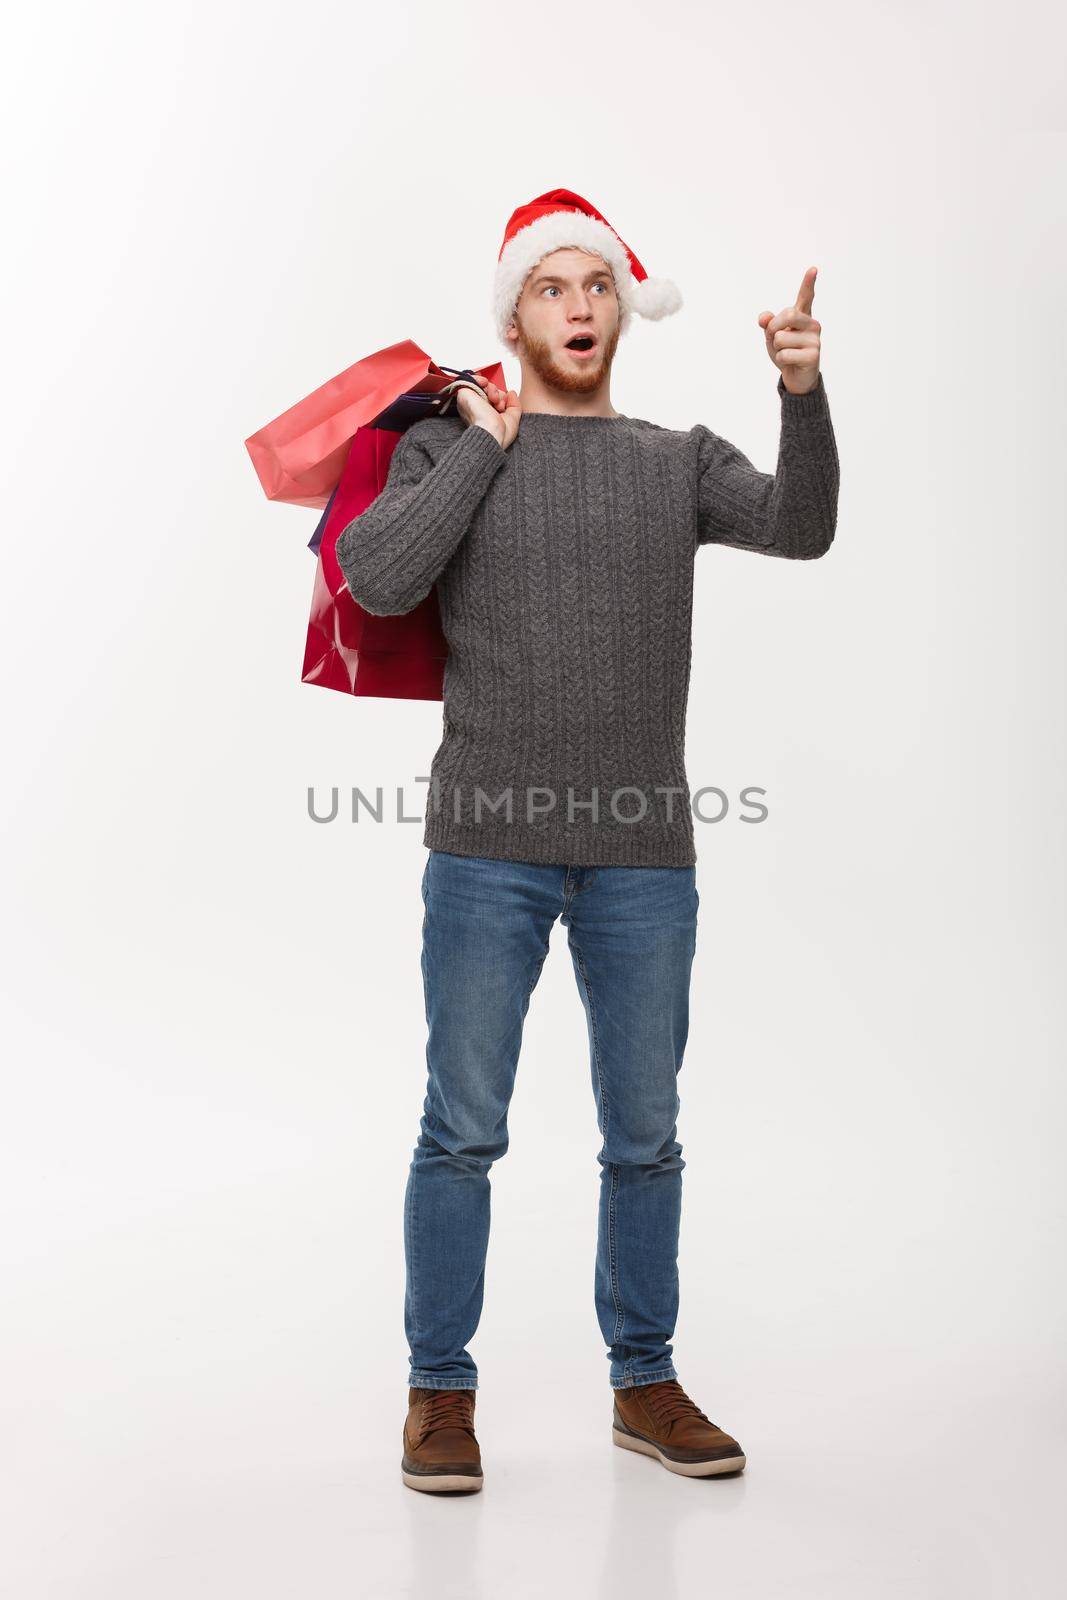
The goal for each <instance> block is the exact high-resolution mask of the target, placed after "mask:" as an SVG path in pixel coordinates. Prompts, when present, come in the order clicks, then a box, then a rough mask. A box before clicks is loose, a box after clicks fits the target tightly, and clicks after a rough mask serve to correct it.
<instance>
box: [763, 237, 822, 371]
mask: <svg viewBox="0 0 1067 1600" xmlns="http://www.w3.org/2000/svg"><path fill="white" fill-rule="evenodd" d="M818 270H819V269H818V267H809V268H808V270H807V272H805V274H804V276H803V278H802V279H801V281H800V289H799V291H798V293H797V297H796V301H795V302H794V304H793V305H791V306H786V308H785V310H784V311H779V313H778V315H777V316H775V315H774V313H773V312H772V311H761V312H760V315H759V325H760V327H761V328H762V329H763V332H764V335H765V336H766V340H767V354H768V355H769V356H770V358H771V360H772V361H773V362H774V364H775V366H776V367H777V368H778V369H779V371H780V372H781V374H782V383H783V384H784V385H785V387H786V388H787V389H788V391H789V393H790V394H808V393H809V392H810V391H811V390H812V389H814V387H815V385H816V384H817V383H818V381H819V335H820V334H821V332H822V323H821V322H816V320H815V318H814V317H813V316H812V314H811V304H812V301H813V300H814V298H815V275H816V273H817V272H818Z"/></svg>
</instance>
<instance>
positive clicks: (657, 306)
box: [493, 189, 682, 352]
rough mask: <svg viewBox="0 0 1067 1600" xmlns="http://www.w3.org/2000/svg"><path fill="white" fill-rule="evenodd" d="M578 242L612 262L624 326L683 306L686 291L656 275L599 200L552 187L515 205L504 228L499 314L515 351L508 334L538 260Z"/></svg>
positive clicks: (496, 288) (496, 289)
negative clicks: (624, 238)
mask: <svg viewBox="0 0 1067 1600" xmlns="http://www.w3.org/2000/svg"><path fill="white" fill-rule="evenodd" d="M568 247H575V248H577V249H579V250H587V251H590V252H591V253H592V254H594V255H598V256H600V257H602V258H603V260H604V261H605V262H606V264H607V265H608V266H609V267H610V268H611V275H612V277H613V278H614V280H615V292H616V294H617V295H618V297H619V332H620V334H622V333H625V332H626V329H627V328H628V327H629V324H630V318H631V315H632V314H633V313H634V312H636V313H637V315H638V316H639V317H648V318H650V319H651V320H652V321H653V322H658V321H659V319H660V318H661V317H669V316H672V315H673V313H674V312H675V311H679V310H680V309H681V306H682V294H681V290H680V289H679V288H678V285H677V284H676V283H671V282H670V280H669V279H667V278H650V277H649V275H648V273H647V272H646V271H645V269H644V267H643V266H642V265H641V263H640V261H638V259H637V257H636V256H635V255H634V253H633V251H632V250H631V249H630V247H629V245H627V244H625V243H624V242H623V241H622V239H620V237H619V235H618V234H617V233H616V232H615V229H614V228H613V227H612V226H611V225H610V223H609V222H608V221H607V219H606V218H605V217H603V216H601V214H600V212H599V211H598V210H597V209H596V206H593V205H590V203H589V201H588V200H583V199H582V197H581V195H580V194H575V193H574V192H573V190H571V189H549V190H548V192H547V193H546V194H539V195H538V196H537V197H536V199H534V200H530V201H528V202H527V204H526V205H522V206H519V207H518V209H517V210H515V211H513V212H512V214H511V218H510V220H509V222H508V225H507V227H506V228H505V230H504V242H503V244H502V245H501V247H500V254H499V256H498V258H497V265H496V277H495V279H494V282H493V319H494V322H495V323H496V330H497V333H498V335H499V337H500V340H501V343H502V344H504V345H505V346H506V347H507V349H508V350H510V351H512V352H514V350H515V341H514V340H513V339H509V338H508V336H507V327H508V323H509V322H510V321H511V318H512V315H513V313H514V311H515V306H516V304H517V303H518V299H519V296H520V294H521V293H522V286H523V284H524V283H525V282H526V279H527V277H528V276H529V274H530V272H531V271H532V269H533V268H534V267H536V265H537V263H538V262H539V261H541V260H543V258H544V257H545V256H548V255H551V254H552V252H553V250H563V249H565V248H568Z"/></svg>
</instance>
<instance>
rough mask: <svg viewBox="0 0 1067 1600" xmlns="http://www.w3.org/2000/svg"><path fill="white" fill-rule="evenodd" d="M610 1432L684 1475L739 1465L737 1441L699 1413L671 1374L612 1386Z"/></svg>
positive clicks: (628, 1447) (735, 1468)
mask: <svg viewBox="0 0 1067 1600" xmlns="http://www.w3.org/2000/svg"><path fill="white" fill-rule="evenodd" d="M611 1437H612V1439H613V1440H614V1441H615V1443H616V1444H617V1445H621V1446H622V1448H623V1449H624V1450H639V1451H640V1452H641V1454H642V1455H646V1456H655V1457H656V1459H657V1460H658V1461H660V1462H662V1464H663V1466H665V1467H666V1468H667V1469H668V1471H670V1472H680V1473H682V1474H683V1475H684V1476H685V1477H687V1478H710V1477H712V1476H715V1475H718V1474H719V1473H724V1472H741V1471H743V1470H744V1465H745V1454H744V1451H743V1450H742V1449H741V1446H740V1445H739V1444H738V1442H737V1440H736V1439H731V1437H730V1435H729V1434H728V1433H724V1432H723V1430H722V1429H721V1428H720V1427H719V1426H718V1425H717V1424H716V1423H714V1422H712V1421H711V1420H710V1419H709V1418H708V1417H706V1416H705V1415H704V1413H703V1411H701V1409H700V1407H699V1406H697V1405H696V1404H694V1402H693V1401H692V1400H690V1398H689V1396H688V1395H687V1394H686V1392H685V1390H684V1389H683V1388H682V1386H681V1384H680V1383H679V1382H678V1379H677V1378H668V1379H665V1380H664V1381H663V1382H662V1383H644V1384H635V1385H634V1386H633V1387H632V1388H629V1389H616V1390H615V1409H614V1415H613V1417H612V1430H611Z"/></svg>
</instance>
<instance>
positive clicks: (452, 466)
mask: <svg viewBox="0 0 1067 1600" xmlns="http://www.w3.org/2000/svg"><path fill="white" fill-rule="evenodd" d="M815 272H816V269H815V268H809V270H808V271H807V272H806V273H805V274H804V278H803V280H802V283H801V287H800V292H799V294H798V296H797V300H796V303H795V304H793V305H791V306H789V307H787V308H786V309H785V310H784V311H781V312H779V313H778V315H777V316H774V315H772V314H771V313H770V312H769V311H765V312H763V313H762V315H761V316H760V318H759V325H760V327H761V328H762V329H763V333H764V337H765V342H766V349H767V353H768V355H769V356H770V358H771V361H772V362H773V363H774V365H775V367H776V368H777V369H778V371H779V378H778V394H779V397H780V401H781V436H780V444H779V455H778V465H777V470H776V472H775V474H774V476H773V477H772V476H770V475H769V474H766V473H762V472H758V471H757V470H756V469H755V468H754V467H753V465H752V463H751V462H750V461H749V460H748V459H747V458H746V457H745V456H744V455H742V454H741V452H740V451H739V450H737V449H735V448H734V447H733V446H732V445H730V444H729V443H727V442H726V440H724V439H722V438H720V437H719V436H718V435H717V434H714V433H712V432H711V431H710V429H708V428H707V427H705V426H704V425H703V424H700V423H698V424H696V425H695V426H694V427H692V428H690V429H689V430H688V431H681V430H675V429H669V428H665V427H662V426H660V425H658V424H656V423H654V422H649V421H645V420H642V419H641V418H637V417H630V416H626V415H624V414H623V413H621V412H619V411H616V410H615V408H614V406H613V405H612V401H611V394H610V379H611V368H612V362H613V360H614V356H615V352H616V348H617V346H618V343H619V339H620V337H621V335H622V334H623V333H625V331H626V329H627V327H628V325H629V322H630V319H631V316H632V315H633V313H635V312H636V313H637V314H638V315H642V316H646V317H650V318H652V319H653V320H656V319H658V318H660V317H662V316H666V315H669V314H671V313H673V312H674V311H677V310H678V309H679V307H680V306H681V295H680V294H679V292H678V290H677V288H676V287H675V286H674V284H672V283H669V282H667V281H665V280H654V279H650V278H649V277H648V274H647V273H646V272H645V270H644V268H643V267H642V265H641V263H640V262H639V261H638V260H637V258H636V256H635V255H634V254H633V252H632V251H631V250H630V249H629V247H628V246H627V245H625V244H624V243H623V241H622V240H621V238H620V237H619V235H618V234H617V233H616V232H615V231H614V229H613V228H611V226H610V225H609V224H608V223H607V221H606V219H605V218H603V217H602V216H601V214H600V213H599V212H598V211H597V210H596V209H595V208H594V207H593V206H591V205H590V204H589V202H588V201H586V200H583V199H582V197H581V196H580V195H576V194H574V193H573V192H572V191H570V190H566V189H555V190H550V191H549V192H548V193H546V194H544V195H539V196H537V198H536V199H535V200H533V201H531V202H530V203H529V204H528V205H525V206H521V207H519V209H518V210H517V211H516V212H515V213H514V214H513V216H512V218H511V220H510V222H509V224H508V227H507V229H506V231H505V236H504V243H503V245H502V247H501V251H500V255H499V259H498V263H497V270H496V279H495V285H494V314H495V319H496V326H497V331H498V334H499V336H500V338H501V339H502V341H503V342H504V344H505V345H506V347H507V348H508V349H509V350H511V351H512V352H513V353H514V354H515V355H516V356H517V357H518V360H519V364H520V369H521V372H522V380H521V387H520V389H519V391H518V392H517V393H516V391H514V390H511V389H509V390H507V391H506V392H503V391H501V390H500V389H498V388H497V387H496V386H495V385H493V384H490V383H488V382H486V381H485V380H484V379H483V380H481V392H480V393H479V392H478V391H477V390H475V389H465V390H461V391H460V393H459V397H458V408H459V415H458V416H455V417H453V416H447V415H446V416H444V417H437V418H432V419H427V420H424V421H422V422H419V423H417V424H416V425H415V426H413V427H412V428H410V429H409V430H408V432H407V433H406V434H405V435H404V436H403V438H402V439H401V440H400V441H399V442H398V444H397V447H396V449H395V451H394V454H393V457H392V459H391V461H390V468H389V474H388V479H387V482H386V486H385V488H384V489H383V491H382V493H381V494H380V495H379V496H378V498H377V500H375V502H374V503H373V504H372V505H371V506H370V507H369V508H368V509H367V510H366V511H365V512H364V513H363V514H362V515H361V516H359V517H357V518H356V519H355V520H353V521H352V522H350V523H349V524H348V526H347V527H346V528H345V529H344V530H343V532H342V534H341V536H340V538H339V540H338V543H337V557H338V561H339V562H340V565H341V570H342V572H343V573H344V576H345V578H346V580H347V582H348V586H349V588H350V589H351V592H352V594H353V596H354V597H355V599H356V600H357V601H358V602H359V603H360V604H361V605H362V606H364V607H365V609H366V610H368V611H370V612H374V613H378V614H384V615H391V614H395V613H399V612H405V611H410V610H411V609H412V608H413V607H414V606H416V605H417V604H418V603H419V601H421V600H422V599H423V598H424V597H425V595H427V594H428V593H429V591H430V589H431V587H433V586H434V585H436V589H437V597H438V601H439V607H440V612H441V621H442V627H443V629H444V632H445V636H446V638H447V640H448V645H449V655H448V659H447V662H446V666H445V678H444V706H443V712H444V716H443V728H444V737H443V739H442V742H441V745H440V747H439V749H438V751H437V754H436V755H435V757H434V760H433V765H432V769H431V774H430V776H431V785H432V792H431V795H430V797H429V803H428V805H427V815H426V821H425V830H424V836H423V842H424V845H425V846H426V848H427V849H428V852H429V853H428V857H427V862H426V868H425V872H424V875H423V881H422V894H423V902H424V907H425V917H424V922H423V951H422V972H423V979H424V989H425V998H426V1018H427V1023H428V1028H429V1036H428V1043H427V1052H426V1055H427V1066H428V1082H427V1093H426V1098H425V1101H424V1105H423V1116H422V1121H421V1131H420V1135H419V1139H418V1142H417V1145H416V1147H415V1152H414V1157H413V1160H412V1162H411V1166H410V1169H409V1174H408V1183H407V1190H406V1195H405V1202H404V1243H405V1256H406V1264H407V1279H406V1292H405V1303H404V1316H405V1328H406V1334H407V1339H408V1343H409V1347H410V1356H409V1368H410V1370H409V1374H408V1379H409V1386H408V1414H407V1420H406V1423H405V1427H404V1453H403V1460H402V1477H403V1482H404V1483H405V1484H408V1485H409V1486H410V1487H411V1488H414V1489H425V1490H432V1491H444V1490H451V1489H478V1488H480V1487H481V1485H482V1481H483V1479H482V1467H481V1457H480V1451H479V1446H478V1440H477V1437H476V1434H475V1430H474V1403H475V1393H476V1390H477V1387H478V1373H477V1368H476V1366H475V1363H474V1361H473V1359H472V1357H471V1355H470V1353H469V1351H468V1349H467V1345H468V1343H469V1341H470V1340H471V1338H472V1336H473V1334H474V1333H475V1330H476V1329H477V1326H478V1321H479V1318H480V1314H481V1308H482V1293H483V1286H484V1270H485V1259H486V1249H487V1244H488V1238H489V1215H490V1184H489V1169H490V1167H491V1166H492V1164H493V1162H494V1161H496V1160H498V1159H499V1158H500V1157H501V1156H502V1155H503V1154H504V1152H505V1151H506V1150H507V1147H508V1131H507V1114H508V1107H509V1103H510V1100H511V1094H512V1089H513V1087H514V1082H515V1072H516V1066H517V1062H518V1057H519V1049H520V1044H521V1038H522V1029H523V1021H524V1018H525V1016H526V1012H527V1008H528V1005H529V1001H530V996H531V994H532V992H533V989H534V987H535V985H536V983H537V981H538V977H539V975H540V972H541V967H542V963H543V962H544V959H545V956H546V954H547V951H548V947H549V935H550V931H551V929H552V927H553V925H554V924H555V922H556V921H557V920H559V921H561V922H562V923H563V924H564V926H565V927H566V928H567V930H568V944H569V948H570V952H571V957H572V961H573V965H574V971H575V976H576V979H577V983H578V989H579V994H580V996H581V1000H582V1004H583V1007H584V1010H585V1014H586V1023H587V1032H588V1039H589V1048H590V1064H591V1078H592V1087H593V1094H594V1098H595V1103H596V1109H597V1117H598V1123H599V1127H600V1131H601V1133H602V1135H603V1144H602V1146H601V1149H600V1152H599V1154H598V1161H599V1162H600V1166H601V1173H600V1179H601V1187H600V1204H599V1222H598V1247H597V1258H596V1269H595V1278H594V1300H595V1307H596V1313H597V1317H598V1320H599V1324H600V1328H601V1331H602V1333H603V1337H604V1340H605V1343H606V1345H607V1357H608V1360H609V1362H610V1369H609V1381H610V1385H611V1387H612V1389H613V1391H614V1409H613V1419H612V1420H613V1428H612V1437H613V1439H614V1441H615V1443H616V1444H618V1445H620V1446H622V1447H623V1448H626V1449H630V1450H637V1451H641V1452H643V1453H645V1454H647V1455H650V1456H652V1457H653V1458H654V1459H656V1460H658V1461H659V1462H661V1463H662V1465H663V1466H665V1467H667V1468H668V1469H669V1470H670V1471H673V1472H678V1473H682V1474H685V1475H689V1476H708V1475H712V1474H720V1473H735V1472H739V1471H741V1470H743V1468H744V1465H745V1455H744V1452H743V1451H742V1449H741V1446H740V1444H739V1443H738V1441H737V1440H736V1439H734V1438H733V1437H731V1435H729V1434H728V1433H726V1432H725V1431H724V1430H723V1429H721V1428H720V1427H719V1426H718V1425H717V1424H716V1423H714V1422H713V1421H712V1420H711V1419H710V1418H709V1417H708V1416H707V1414H706V1413H705V1412H704V1411H702V1410H701V1409H700V1408H699V1407H698V1405H697V1404H696V1402H695V1401H694V1400H692V1399H691V1398H690V1397H689V1395H688V1394H687V1393H686V1392H685V1391H684V1390H683V1388H682V1385H681V1382H680V1379H679V1377H678V1373H677V1371H676V1369H675V1366H674V1364H673V1360H672V1356H673V1347H672V1345H671V1343H670V1340H671V1338H672V1336H673V1332H674V1324H675V1319H676V1314H677V1308H678V1289H679V1286H678V1272H677V1256H678V1240H679V1224H680V1215H681V1191H682V1169H683V1167H684V1165H685V1163H684V1161H683V1160H682V1155H681V1148H682V1147H681V1145H680V1144H679V1143H678V1140H677V1120H676V1119H677V1113H678V1110H679V1108H680V1100H679V1098H678V1092H677V1075H678V1072H679V1070H680V1068H681V1065H682V1056H683V1051H684V1048H685V1043H686V1037H687V1033H688V1020H689V1012H688V1005H689V980H690V970H691V966H692V961H693V955H694V951H695V945H696V923H697V907H698V904H699V895H698V893H697V889H696V882H695V876H696V871H695V862H696V850H695V842H694V835H693V821H692V815H691V807H690V804H689V790H688V784H687V778H686V771H685V760H684V742H685V713H686V703H687V697H688V687H689V669H690V657H691V622H692V597H693V569H694V557H695V555H696V552H697V550H698V549H699V547H700V546H701V545H705V544H725V545H732V546H734V547H736V548H739V549H744V550H751V551H755V552H758V553H761V554H763V555H769V556H780V557H784V558H787V559H793V560H809V559H812V558H814V557H818V556H821V555H824V554H825V553H826V551H827V550H828V549H829V548H830V545H831V542H832V540H833V537H834V531H835V528H836V521H837V497H838V483H839V472H838V458H837V449H836V444H835V440H834V433H833V428H832V426H831V422H830V413H829V406H828V401H827V396H826V391H825V388H824V385H823V380H822V376H821V374H820V372H819V348H820V331H821V329H820V324H819V323H818V322H817V321H816V320H815V318H814V317H813V316H812V314H811V306H812V296H813V293H814V283H815ZM530 1361H531V1364H532V1368H533V1370H536V1371H537V1372H539V1373H540V1374H542V1375H543V1367H542V1366H541V1364H540V1362H539V1359H538V1353H537V1352H536V1351H531V1352H530Z"/></svg>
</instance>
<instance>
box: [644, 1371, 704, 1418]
mask: <svg viewBox="0 0 1067 1600" xmlns="http://www.w3.org/2000/svg"><path fill="white" fill-rule="evenodd" d="M642 1399H643V1400H644V1401H645V1404H646V1405H647V1406H648V1409H649V1410H650V1411H651V1413H652V1415H653V1416H654V1417H655V1419H656V1421H657V1423H658V1424H659V1425H660V1427H661V1428H669V1427H670V1425H671V1423H672V1422H675V1421H677V1420H678V1419H679V1418H680V1417H699V1418H700V1420H701V1421H702V1422H708V1423H711V1426H712V1427H715V1423H713V1422H712V1421H711V1418H710V1417H709V1416H706V1415H705V1413H704V1412H703V1411H701V1409H700V1407H699V1406H698V1405H697V1404H696V1402H695V1401H694V1400H690V1398H689V1396H688V1395H687V1394H686V1392H685V1390H684V1389H683V1388H682V1386H681V1384H680V1383H679V1382H678V1380H677V1379H676V1378H670V1379H668V1380H666V1381H665V1382H664V1383H650V1384H646V1386H645V1389H644V1391H643V1394H642Z"/></svg>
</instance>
